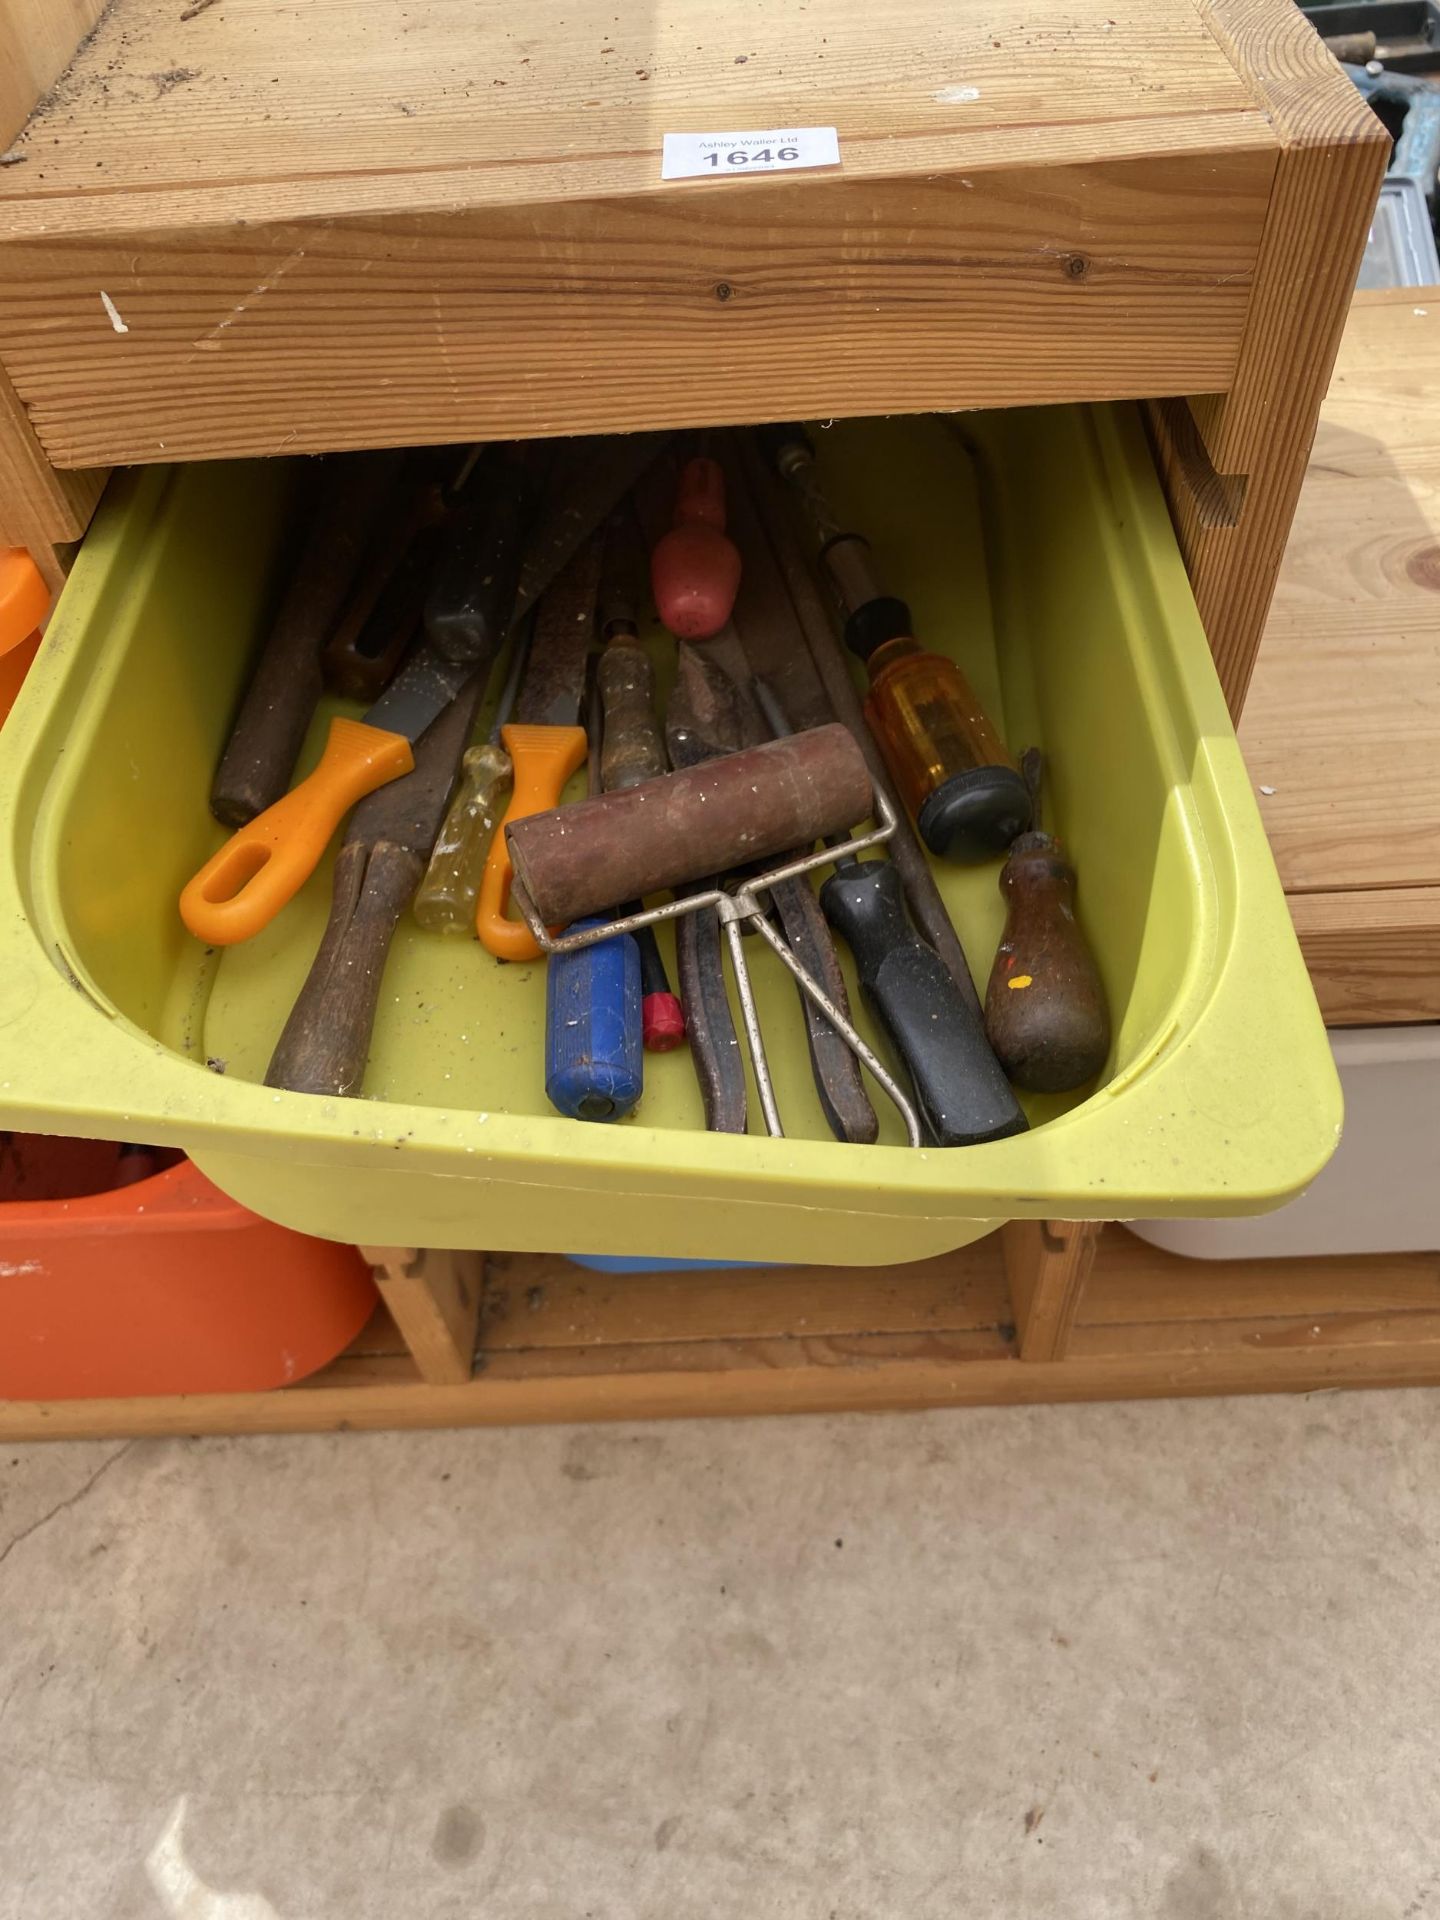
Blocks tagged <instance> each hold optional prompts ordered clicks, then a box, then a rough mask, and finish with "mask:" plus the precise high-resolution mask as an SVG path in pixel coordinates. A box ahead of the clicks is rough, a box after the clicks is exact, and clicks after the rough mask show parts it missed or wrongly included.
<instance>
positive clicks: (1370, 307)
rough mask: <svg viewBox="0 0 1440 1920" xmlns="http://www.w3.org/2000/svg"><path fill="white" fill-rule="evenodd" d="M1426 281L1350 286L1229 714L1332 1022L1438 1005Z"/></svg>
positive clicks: (1436, 590)
mask: <svg viewBox="0 0 1440 1920" xmlns="http://www.w3.org/2000/svg"><path fill="white" fill-rule="evenodd" d="M1437 393H1440V288H1437V289H1435V290H1434V293H1433V297H1432V295H1431V294H1429V293H1427V292H1425V291H1420V292H1416V291H1415V290H1414V289H1399V290H1395V291H1386V292H1373V293H1360V294H1357V295H1356V296H1355V299H1354V302H1353V304H1352V306H1351V309H1350V317H1349V322H1348V324H1347V327H1346V331H1345V337H1344V340H1343V342H1342V344H1341V348H1340V354H1339V358H1338V359H1337V361H1336V365H1335V373H1334V377H1333V379H1332V381H1331V384H1330V391H1329V393H1328V395H1327V396H1326V399H1325V403H1324V408H1323V411H1322V414H1321V419H1320V426H1319V430H1318V432H1317V434H1316V436H1315V444H1314V449H1313V453H1312V456H1311V459H1310V463H1309V470H1308V473H1307V477H1306V481H1305V487H1304V491H1303V492H1302V494H1301V496H1300V504H1299V508H1298V510H1297V512H1296V516H1295V524H1294V528H1293V530H1292V533H1291V536H1290V544H1289V547H1288V549H1287V551H1286V555H1285V562H1284V566H1283V568H1282V570H1281V575H1280V583H1279V586H1278V588H1277V590H1276V595H1275V601H1274V605H1273V607H1272V608H1271V612H1270V618H1269V621H1268V624H1267V626H1266V630H1265V644H1264V646H1263V648H1262V650H1261V653H1260V659H1259V663H1258V665H1257V668H1256V672H1255V678H1254V680H1253V682H1252V684H1251V688H1250V695H1249V699H1248V700H1247V702H1246V707H1245V713H1244V717H1243V719H1242V721H1241V725H1240V744H1241V746H1242V747H1243V749H1244V752H1245V759H1246V762H1247V764H1248V766H1249V768H1250V771H1251V774H1252V775H1253V778H1254V781H1255V785H1256V789H1257V794H1258V799H1259V806H1260V811H1261V815H1262V817H1263V819H1264V822H1265V830H1266V832H1267V833H1268V835H1269V837H1270V844H1271V846H1272V848H1273V849H1274V852H1275V860H1276V864H1277V866H1278V867H1279V869H1280V877H1281V879H1282V881H1283V882H1284V885H1285V890H1286V892H1287V894H1288V895H1289V897H1290V908H1291V914H1292V916H1293V918H1294V920H1295V925H1296V929H1297V931H1298V933H1299V935H1300V944H1301V947H1302V949H1303V950H1304V953H1305V958H1306V961H1307V963H1308V965H1309V967H1310V973H1311V978H1312V980H1313V981H1314V984H1315V989H1316V993H1317V995H1318V996H1319V999H1320V1005H1321V1008H1322V1011H1323V1012H1324V1014H1325V1017H1326V1019H1327V1020H1328V1021H1330V1022H1331V1024H1332V1025H1338V1026H1353V1025H1363V1024H1368V1023H1375V1024H1392V1023H1394V1022H1398V1021H1406V1020H1434V1019H1437V1018H1440V754H1437V753H1436V751H1435V740H1436V730H1437V727H1440V412H1437V409H1436V400H1435V396H1436V394H1437Z"/></svg>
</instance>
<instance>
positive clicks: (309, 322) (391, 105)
mask: <svg viewBox="0 0 1440 1920" xmlns="http://www.w3.org/2000/svg"><path fill="white" fill-rule="evenodd" d="M44 12H45V9H44V5H43V0H0V46H3V45H4V43H5V42H6V40H7V39H8V40H9V41H11V42H13V43H14V44H15V45H16V46H17V47H18V48H19V49H20V51H21V52H22V53H23V54H24V56H25V58H24V60H23V61H18V60H17V63H16V69H15V71H16V73H17V74H19V75H20V76H21V78H20V79H19V80H17V81H12V83H11V86H10V88H9V92H10V95H11V99H10V101H9V102H8V103H7V102H6V99H5V96H4V95H3V94H0V107H3V106H5V105H7V104H8V106H9V109H10V111H11V114H12V118H14V117H15V115H14V105H15V98H16V90H17V87H18V89H19V97H23V93H24V84H25V81H24V76H27V75H28V76H29V82H30V85H31V86H38V85H39V84H40V82H41V80H42V79H43V77H44V76H45V75H46V74H47V73H49V72H50V71H51V70H52V69H53V65H54V58H55V45H54V43H55V39H56V26H55V22H54V20H53V19H42V15H43V14H44ZM187 14H188V15H189V17H187ZM63 18H65V19H68V20H70V21H71V23H72V26H73V27H76V28H79V27H81V26H82V23H83V24H89V25H91V26H92V27H93V31H92V32H91V33H90V35H89V37H88V38H87V39H85V40H84V41H83V42H82V43H81V44H80V45H79V46H78V48H77V49H76V51H75V54H74V58H73V59H72V60H71V62H70V64H69V66H68V67H67V68H66V69H65V71H64V72H63V74H61V75H60V77H59V78H58V80H56V82H55V84H54V85H53V86H52V87H51V89H50V90H49V92H48V93H46V94H45V95H44V96H43V98H41V99H40V100H39V102H38V104H37V105H36V106H35V110H34V112H33V114H32V116H31V118H30V120H29V122H28V124H27V125H26V126H25V127H24V129H23V131H21V132H20V133H19V134H18V137H17V138H16V140H15V142H14V145H13V146H12V148H11V150H10V152H9V153H8V154H7V155H6V156H5V157H6V160H7V162H9V164H7V165H6V166H5V167H4V168H3V169H0V370H3V379H0V537H3V538H9V539H11V540H15V541H18V542H20V543H21V544H25V545H29V546H30V547H31V548H32V551H36V552H37V553H38V554H39V555H40V556H41V558H42V560H43V561H44V562H46V563H47V564H49V565H50V567H51V570H52V572H54V573H55V574H56V576H57V577H58V574H59V571H60V570H61V567H62V566H63V556H56V555H55V554H54V551H53V549H54V547H55V546H56V545H57V544H60V543H64V542H66V541H69V540H73V539H74V538H75V537H76V536H77V535H78V534H79V533H80V532H82V531H83V529H84V526H85V523H86V520H87V518H88V515H89V513H90V511H91V510H92V509H93V505H94V492H95V486H94V482H93V480H92V479H90V478H88V474H89V472H90V471H91V470H93V469H96V468H103V467H105V466H107V465H109V464H112V463H116V462H125V461H129V462H133V461H164V460H177V459H181V460H183V459H211V458H215V457H218V456H224V455H236V454H277V453H284V452H304V451H317V450H321V449H326V448H334V447H359V446H375V445H386V444H416V443H421V442H427V441H443V440H458V439H471V438H474V439H487V438H493V437H496V436H502V435H533V434H549V433H580V432H599V431H606V430H623V429H634V428H640V427H655V426H684V425H696V424H703V423H711V424H718V423H732V422H746V421H757V420H769V419H776V418H785V417H789V416H793V415H797V414H798V415H808V416H821V417H825V416H829V415H834V414H848V415H855V414H872V413H883V412H914V411H920V410H923V409H928V408H939V409H956V408H966V407H979V406H984V407H994V406H1012V405H1020V404H1028V403H1032V402H1044V401H1060V400H1067V401H1074V400H1093V399H1116V398H1143V399H1147V400H1154V399H1156V398H1157V397H1169V396H1183V397H1190V398H1181V399H1180V400H1179V401H1178V404H1179V405H1180V406H1181V407H1182V409H1183V431H1182V433H1181V442H1182V445H1181V449H1180V452H1179V453H1178V454H1177V455H1175V456H1174V457H1172V456H1171V452H1170V450H1169V449H1168V446H1167V450H1166V453H1165V457H1164V463H1163V464H1164V470H1165V476H1166V480H1167V484H1168V485H1169V487H1170V489H1171V493H1172V500H1173V502H1174V504H1175V508H1176V519H1177V526H1178V528H1179V531H1180V536H1181V541H1182V545H1183V547H1184V549H1185V552H1186V556H1187V560H1188V561H1189V563H1190V567H1191V577H1192V579H1193V580H1194V581H1195V584H1196V592H1197V597H1198V599H1199V602H1200V606H1201V612H1202V615H1203V616H1204V618H1205V621H1206V627H1207V631H1208V633H1209V635H1210V639H1211V644H1212V647H1213V648H1214V650H1215V654H1216V658H1217V661H1218V662H1219V665H1220V670H1221V677H1222V679H1223V681H1224V683H1225V685H1226V688H1227V691H1228V692H1229V693H1230V694H1231V697H1232V702H1233V704H1234V706H1235V707H1236V709H1237V710H1238V706H1239V702H1240V699H1241V696H1242V694H1243V690H1244V685H1245V682H1246V680H1247V679H1248V676H1249V671H1250V666H1251V664H1252V661H1253V655H1254V649H1255V645H1256V642H1257V640H1258V636H1259V631H1260V623H1261V621H1262V619H1263V615H1264V609H1265V605H1266V602H1267V601H1268V598H1269V594H1270V590H1271V587H1272V585H1273V581H1274V572H1275V566H1276V564H1277V562H1278V559H1279V553H1280V545H1281V542H1282V541H1283V537H1284V532H1285V529H1286V527H1287V526H1288V524H1289V519H1290V515H1291V512H1292V510H1293V507H1294V500H1295V493H1296V491H1297V490H1298V486H1299V481H1300V475H1301V472H1302V470H1303V460H1304V448H1305V445H1306V444H1307V443H1308V438H1309V432H1310V428H1311V425H1312V423H1313V419H1314V409H1315V406H1316V404H1317V402H1318V398H1319V394H1320V392H1321V391H1322V389H1323V386H1324V381H1325V376H1326V373H1327V372H1328V368H1329V362H1330V358H1331V356H1332V354H1333V351H1334V346H1335V341H1336V338H1337V337H1338V332H1339V325H1340V320H1341V317H1342V314H1343V307H1344V298H1345V294H1346V293H1347V291H1348V288H1349V286H1350V285H1351V284H1352V283H1353V276H1354V268H1355V264H1356V261H1357V260H1358V258H1359V252H1360V249H1361V247H1362V245H1363V240H1364V232H1365V226H1366V221H1367V218H1368V213H1369V209H1370V205H1371V203H1372V201H1373V197H1374V192H1375V188H1376V185H1377V183H1378V179H1379V174H1380V170H1381V167H1382V165H1383V162H1384V156H1385V152H1386V150H1387V146H1388V142H1387V140H1386V137H1385V135H1384V132H1383V129H1381V128H1380V126H1379V124H1378V122H1377V121H1376V120H1375V119H1374V117H1373V115H1371V114H1370V112H1369V110H1368V108H1367V107H1366V106H1365V105H1364V103H1363V102H1362V101H1361V100H1360V98H1359V96H1358V95H1357V94H1356V93H1355V91H1354V89H1353V88H1352V87H1350V86H1349V84H1348V83H1347V82H1346V81H1345V80H1344V78H1343V76H1342V75H1341V74H1340V71H1339V69H1338V68H1337V67H1336V66H1335V64H1334V62H1333V61H1332V60H1331V59H1330V58H1329V56H1328V55H1327V54H1326V53H1325V52H1324V50H1323V48H1322V47H1321V44H1320V42H1319V40H1318V39H1317V38H1316V37H1315V35H1314V33H1313V31H1312V30H1311V29H1310V27H1309V26H1308V25H1307V24H1306V23H1305V22H1304V20H1303V19H1301V18H1299V17H1297V15H1296V13H1295V10H1294V8H1293V7H1292V6H1291V4H1290V0H1113V4H1112V3H1111V0H1107V6H1106V8H1105V9H1104V10H1103V11H1100V10H1097V11H1096V12H1094V13H1093V14H1083V13H1076V12H1074V11H1073V10H1072V11H1070V12H1061V13H1055V12H1054V11H1053V10H1046V9H1044V8H1042V9H1040V10H1039V11H1038V12H1037V11H1036V10H1035V9H1033V8H1031V7H1029V6H1028V5H1027V4H1026V0H986V3H985V4H984V5H981V4H980V0H960V4H955V3H954V0H900V4H898V5H895V6H890V7H876V6H874V5H873V4H871V0H825V4H824V5H823V6H821V5H811V6H808V7H807V6H805V5H803V4H796V5H789V6H783V5H782V6H775V5H767V4H766V3H765V0H724V4H721V5H718V6H717V5H716V4H714V0H668V4H666V5H665V6H664V7H661V6H658V5H647V6H642V7H630V8H628V9H627V8H617V7H615V6H613V5H612V4H611V0H604V4H600V0H564V5H563V7H562V6H561V4H560V0H539V4H538V5H536V6H534V7H533V8H532V9H531V10H530V12H529V13H528V14H520V15H517V14H516V12H515V10H514V8H513V7H511V6H510V5H508V4H505V3H504V0H428V4H426V5H425V6H424V7H418V6H417V7H414V8H410V9H405V8H401V7H396V6H393V5H384V4H376V0H307V4H305V5H303V6H296V5H293V4H290V5H287V4H280V3H279V0H271V3H269V4H259V3H257V0H210V4H208V5H206V6H204V7H203V8H188V9H185V8H181V7H180V6H179V4H178V0H110V4H109V5H108V6H106V7H104V9H103V11H102V10H101V4H100V0H66V13H65V15H64V16H63ZM777 121H778V122H782V123H783V122H789V123H790V124H792V125H802V126H803V125H814V126H834V127H835V128H836V129H837V130H838V136H839V147H840V155H841V165H839V166H838V167H836V168H833V169H824V170H820V171H815V172H810V173H803V174H793V175H789V176H785V177H778V176H767V177H760V178H751V179H742V180H738V181H731V180H726V181H723V182H721V181H703V180H702V181H693V180H692V181H681V182H669V183H666V182H662V180H661V178H660V151H661V143H662V139H663V136H664V134H665V133H666V132H667V131H677V132H678V131H692V132H698V131H705V130H707V129H712V130H716V131H726V130H736V129H743V128H758V127H763V126H767V125H770V126H773V125H775V124H776V123H777ZM1192 399H1193V405H1192V404H1191V400H1192ZM1171 424H1172V426H1174V425H1175V424H1176V423H1175V422H1174V421H1172V423H1171ZM76 469H81V470H85V471H86V474H87V477H86V478H77V477H76V475H75V473H74V470H76ZM1217 502H1219V503H1221V510H1220V511H1219V512H1218V514H1217V509H1216V503H1217Z"/></svg>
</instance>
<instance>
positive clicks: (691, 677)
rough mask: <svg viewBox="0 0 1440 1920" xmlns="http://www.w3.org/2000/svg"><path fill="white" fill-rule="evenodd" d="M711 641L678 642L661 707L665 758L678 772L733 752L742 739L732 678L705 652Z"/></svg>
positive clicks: (741, 719) (707, 651)
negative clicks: (670, 682) (701, 643)
mask: <svg viewBox="0 0 1440 1920" xmlns="http://www.w3.org/2000/svg"><path fill="white" fill-rule="evenodd" d="M712 645H713V642H711V641H708V640H707V641H706V642H705V644H704V646H703V647H700V646H692V645H691V643H690V642H689V641H688V640H687V641H682V642H681V643H680V647H679V650H678V652H677V654H676V660H675V685H674V686H673V687H672V688H671V690H670V699H669V702H668V703H667V705H666V708H665V747H666V751H667V752H668V753H669V755H670V764H671V766H672V767H674V768H675V769H676V771H677V772H679V771H680V770H681V769H682V768H684V767H695V766H699V764H700V762H701V761H702V760H714V759H715V758H717V756H718V755H720V754H722V753H737V752H738V751H739V749H740V748H741V747H742V746H743V745H744V736H745V722H744V715H743V714H742V712H741V708H740V701H739V698H738V696H737V694H736V691H735V686H734V683H733V682H732V681H731V679H730V678H729V676H728V675H727V674H726V672H725V671H724V669H723V667H721V666H719V665H718V664H717V663H716V662H715V661H714V660H712V659H711V658H710V648H711V646H712Z"/></svg>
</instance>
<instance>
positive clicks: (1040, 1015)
mask: <svg viewBox="0 0 1440 1920" xmlns="http://www.w3.org/2000/svg"><path fill="white" fill-rule="evenodd" d="M1025 771H1026V773H1027V775H1029V778H1030V785H1031V788H1032V791H1033V792H1034V793H1035V795H1036V805H1035V813H1036V819H1037V823H1038V819H1039V812H1040V807H1039V790H1040V774H1041V760H1040V755H1039V753H1038V751H1037V750H1036V749H1035V748H1033V747H1032V748H1031V749H1030V751H1029V753H1027V754H1026V756H1025ZM1000 892H1001V895H1002V897H1003V898H1004V901H1005V909H1006V911H1005V931H1004V933H1003V934H1002V935H1001V936H1000V945H999V947H998V948H997V949H996V953H995V963H994V965H993V966H992V967H991V969H990V984H989V985H988V987H987V988H986V990H985V1032H986V1036H987V1037H988V1039H989V1041H990V1045H991V1046H992V1047H993V1048H994V1050H995V1054H996V1057H997V1058H998V1059H999V1061H1000V1064H1001V1065H1002V1066H1003V1067H1004V1069H1005V1071H1006V1073H1007V1074H1009V1076H1010V1078H1011V1079H1012V1080H1013V1081H1014V1082H1015V1084H1016V1086H1018V1087H1025V1088H1028V1089H1029V1090H1030V1091H1031V1092H1033V1093H1070V1092H1073V1091H1074V1089H1075V1088H1076V1087H1083V1086H1084V1085H1085V1083H1086V1081H1087V1080H1093V1079H1094V1078H1095V1076H1096V1074H1097V1073H1099V1071H1100V1069H1101V1068H1102V1067H1103V1066H1104V1064H1105V1059H1106V1056H1107V1054H1108V1053H1109V1051H1110V1008H1109V1004H1108V1002H1107V1001H1106V998H1105V988H1104V985H1103V984H1102V982H1101V979H1100V971H1099V968H1098V967H1097V966H1096V964H1095V956H1094V955H1093V954H1092V953H1091V951H1090V947H1089V944H1088V942H1087V941H1086V939H1085V935H1084V933H1083V932H1082V930H1081V927H1080V922H1079V921H1078V920H1077V919H1076V917H1075V869H1074V868H1073V867H1072V866H1071V864H1070V862H1069V861H1068V860H1067V859H1066V857H1065V853H1064V850H1063V848H1062V847H1061V845H1060V842H1059V841H1058V840H1056V839H1055V838H1054V837H1053V836H1052V835H1051V834H1048V833H1043V832H1041V831H1040V830H1039V827H1038V824H1037V827H1036V830H1035V831H1034V832H1032V833H1022V834H1021V836H1020V838H1019V839H1018V840H1017V841H1016V842H1015V844H1014V846H1013V847H1011V849H1010V857H1009V859H1008V860H1007V861H1006V862H1005V865H1004V866H1003V867H1002V868H1001V870H1000Z"/></svg>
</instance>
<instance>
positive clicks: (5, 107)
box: [0, 0, 105, 166]
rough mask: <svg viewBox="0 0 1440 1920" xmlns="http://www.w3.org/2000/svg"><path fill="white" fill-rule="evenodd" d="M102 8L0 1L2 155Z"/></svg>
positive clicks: (80, 0) (86, 1)
mask: <svg viewBox="0 0 1440 1920" xmlns="http://www.w3.org/2000/svg"><path fill="white" fill-rule="evenodd" d="M104 8H105V0H0V152H3V151H4V150H5V149H6V148H8V147H9V145H10V142H11V141H12V140H13V139H14V138H15V136H16V134H17V133H19V131H20V129H21V128H22V127H23V126H24V124H25V122H26V121H27V120H28V119H29V117H30V111H31V109H32V107H34V105H35V103H36V101H37V100H39V99H40V98H41V97H42V95H44V94H45V93H46V92H48V90H49V88H50V86H51V85H52V83H53V82H54V81H56V80H58V79H59V77H60V75H61V74H62V73H63V72H64V71H65V69H66V67H68V66H69V64H70V61H71V58H72V56H73V55H74V53H75V49H76V48H77V47H78V46H79V45H80V42H81V41H82V40H83V39H84V38H85V36H86V34H87V33H89V32H90V30H91V28H92V27H93V26H94V25H95V22H96V21H97V20H98V19H99V18H100V15H101V13H102V12H103V11H104ZM20 164H21V165H22V166H23V165H25V164H27V162H25V161H22V162H20Z"/></svg>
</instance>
